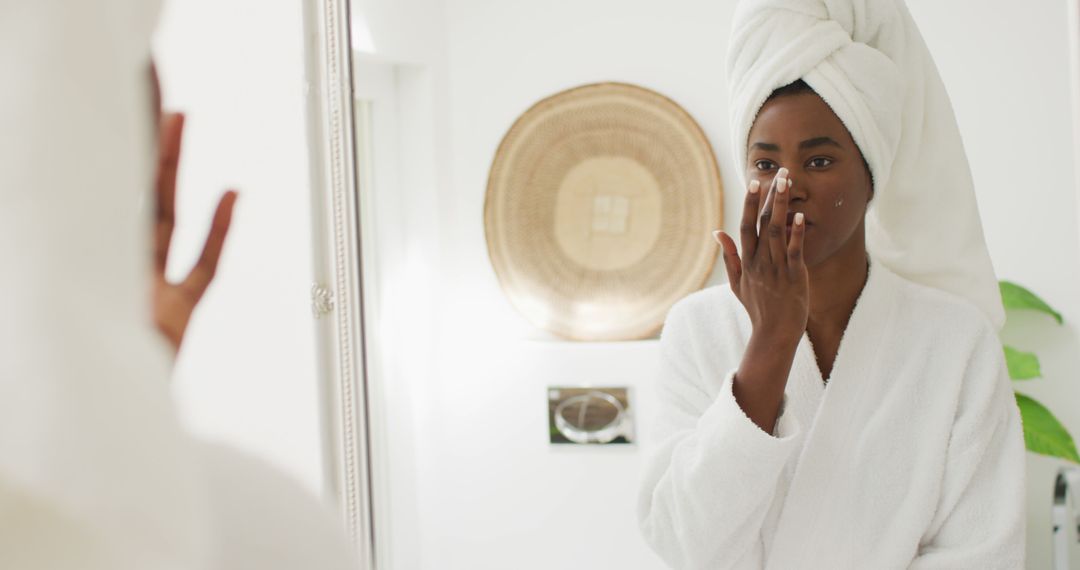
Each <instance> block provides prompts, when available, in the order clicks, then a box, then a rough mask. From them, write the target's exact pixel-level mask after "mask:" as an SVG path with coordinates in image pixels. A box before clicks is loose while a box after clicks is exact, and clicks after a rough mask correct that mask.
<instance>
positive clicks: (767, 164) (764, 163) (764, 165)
mask: <svg viewBox="0 0 1080 570" xmlns="http://www.w3.org/2000/svg"><path fill="white" fill-rule="evenodd" d="M754 165H755V166H757V169H758V170H770V169H771V168H772V165H773V163H772V161H771V160H759V161H757V162H755V163H754Z"/></svg>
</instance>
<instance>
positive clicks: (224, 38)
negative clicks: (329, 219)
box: [155, 0, 322, 493]
mask: <svg viewBox="0 0 1080 570" xmlns="http://www.w3.org/2000/svg"><path fill="white" fill-rule="evenodd" d="M300 7H301V4H300V2H298V1H295V0H294V1H288V2H258V1H255V0H213V1H211V0H174V1H171V2H167V7H166V10H165V12H164V13H163V15H162V19H161V23H160V26H159V29H158V34H157V37H156V41H155V52H156V59H157V61H158V66H159V71H160V73H161V76H162V87H163V89H164V95H165V102H166V105H167V107H169V108H171V109H174V110H182V111H185V112H186V113H187V124H186V132H185V137H184V148H183V157H182V163H181V169H180V180H179V189H178V197H177V216H178V220H177V221H178V226H177V229H176V234H175V235H174V241H173V244H174V251H173V256H172V258H171V259H170V263H169V273H170V274H171V275H172V276H174V277H180V276H182V275H184V274H185V273H186V272H187V270H188V268H189V267H190V266H191V264H192V263H193V262H194V260H195V259H196V257H197V256H198V253H199V248H200V247H201V245H202V243H203V239H204V238H205V235H206V231H207V229H208V227H209V221H210V216H211V214H212V212H213V208H214V206H215V204H216V201H217V198H218V196H219V195H220V193H221V192H222V191H223V190H224V189H225V188H228V187H235V188H237V189H238V190H239V192H240V196H239V200H238V201H237V203H236V209H235V213H234V217H233V227H232V230H231V232H230V235H229V237H228V240H227V242H226V245H225V249H224V252H223V254H222V257H221V262H220V267H219V271H218V274H217V277H216V279H215V281H214V283H213V284H212V285H211V287H210V289H209V291H208V292H207V294H206V296H205V297H204V299H203V302H202V304H201V306H200V307H199V309H198V310H197V311H196V313H195V316H194V318H193V320H192V322H191V325H190V328H189V330H188V333H187V338H186V339H185V341H184V343H185V346H184V347H183V350H182V351H181V353H180V358H179V361H178V362H177V367H176V370H175V375H174V380H173V382H174V383H175V395H176V398H177V401H178V402H179V405H180V412H181V415H182V417H183V419H184V420H185V421H186V423H187V424H188V425H189V426H190V427H191V428H192V429H193V430H194V431H195V432H197V433H200V434H203V435H205V436H207V437H210V438H212V439H217V440H221V441H225V442H229V443H233V444H236V445H238V446H241V447H243V448H245V449H247V450H249V451H253V452H255V453H258V454H259V455H262V456H264V457H266V458H267V459H268V460H270V461H272V462H273V463H274V464H276V465H277V466H279V467H281V468H282V469H284V470H286V471H287V472H289V473H290V474H292V475H294V476H295V477H297V478H299V479H300V480H301V481H302V482H303V483H304V484H305V485H306V486H307V487H308V488H309V489H311V490H312V492H315V493H321V491H322V474H321V469H322V468H321V450H320V443H319V436H320V434H319V424H318V418H317V412H318V407H317V391H316V367H315V356H314V340H313V339H314V332H313V331H314V327H313V324H312V317H311V312H310V301H309V288H310V286H311V275H312V264H311V236H310V206H309V202H310V194H309V191H310V189H309V183H308V171H307V160H308V158H307V157H308V155H307V144H306V140H305V133H306V131H305V126H304V125H305V123H304V121H305V116H304V110H305V107H304V100H303V92H302V87H303V84H302V79H303V54H302V44H301V37H302V36H301V34H302V26H301V11H300Z"/></svg>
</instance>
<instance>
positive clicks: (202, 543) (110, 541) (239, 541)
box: [0, 0, 357, 570]
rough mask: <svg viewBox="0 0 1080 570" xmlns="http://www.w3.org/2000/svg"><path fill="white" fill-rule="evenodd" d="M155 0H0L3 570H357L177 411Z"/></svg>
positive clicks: (268, 480)
mask: <svg viewBox="0 0 1080 570" xmlns="http://www.w3.org/2000/svg"><path fill="white" fill-rule="evenodd" d="M159 4H160V2H159V1H158V0H30V1H27V0H0V80H2V81H3V85H4V87H3V88H2V89H0V267H2V268H3V269H2V271H0V569H2V570H59V569H63V570H67V569H78V570H246V569H248V568H252V569H258V570H276V569H290V570H291V569H295V568H318V569H320V570H331V569H332V570H345V569H347V568H356V567H357V563H356V562H355V559H354V557H353V556H352V555H351V550H352V546H351V545H350V544H349V542H348V539H347V538H346V536H345V534H344V532H342V526H341V524H340V523H339V520H338V517H337V516H336V514H335V513H333V512H332V511H331V510H330V509H329V508H328V507H326V506H325V505H323V504H321V503H320V502H319V501H317V500H316V499H315V498H314V497H311V496H310V493H309V492H308V491H307V490H306V489H304V488H303V487H302V486H301V485H300V484H299V483H297V482H295V481H293V480H291V479H290V478H289V477H286V476H285V475H283V474H282V473H280V472H278V471H277V470H276V469H275V468H273V467H272V466H271V465H269V464H267V463H266V462H264V461H260V460H259V459H257V458H255V457H252V456H250V455H248V454H245V453H242V452H240V451H238V450H235V449H232V448H229V447H226V446H222V445H214V444H208V443H204V442H200V441H198V440H196V439H194V438H192V437H190V436H188V435H187V433H185V432H184V430H183V429H182V428H181V426H180V425H179V421H178V419H177V417H176V413H175V410H174V408H173V404H172V401H171V398H170V395H169V385H168V375H169V364H170V362H169V361H170V359H171V355H170V354H169V349H168V348H167V347H166V344H165V342H164V340H163V339H162V338H161V336H160V335H159V334H158V332H157V331H156V330H154V328H153V325H152V321H151V318H150V306H151V305H150V282H149V277H150V275H151V273H150V260H151V247H150V246H151V243H152V242H151V239H150V236H151V233H150V229H151V227H150V221H151V218H150V214H151V212H152V210H151V208H150V206H151V205H152V201H151V198H152V193H151V192H152V188H153V186H152V183H153V167H154V150H155V149H154V143H153V123H152V119H153V118H154V117H155V112H156V110H155V109H153V108H152V104H151V101H152V99H151V89H150V87H151V82H150V73H149V71H150V67H149V64H150V39H151V33H152V31H153V29H154V25H155V21H156V19H157V15H158V9H159ZM297 25H299V24H297ZM297 47H298V49H299V46H297ZM140 204H141V209H140V207H139V205H140ZM234 231H235V230H234ZM238 413H243V410H238Z"/></svg>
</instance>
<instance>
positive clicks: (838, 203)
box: [836, 198, 844, 208]
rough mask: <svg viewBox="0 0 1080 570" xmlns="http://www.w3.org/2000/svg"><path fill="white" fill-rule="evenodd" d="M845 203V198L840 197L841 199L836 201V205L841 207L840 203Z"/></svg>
mask: <svg viewBox="0 0 1080 570" xmlns="http://www.w3.org/2000/svg"><path fill="white" fill-rule="evenodd" d="M843 203H844V199H843V198H840V199H839V200H837V201H836V207H837V208H839V207H840V204H843Z"/></svg>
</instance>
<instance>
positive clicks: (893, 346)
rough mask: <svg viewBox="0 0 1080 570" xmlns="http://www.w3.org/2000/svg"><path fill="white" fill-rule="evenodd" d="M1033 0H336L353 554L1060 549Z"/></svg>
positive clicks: (1065, 152)
mask: <svg viewBox="0 0 1080 570" xmlns="http://www.w3.org/2000/svg"><path fill="white" fill-rule="evenodd" d="M1064 9H1065V8H1064V6H1055V7H1053V8H1050V7H1037V8H1036V7H1028V6H1025V7H1020V6H1011V5H1004V4H997V5H992V6H985V5H983V4H976V3H974V2H958V3H949V4H947V5H946V4H941V3H931V2H927V1H922V0H918V1H916V0H911V1H909V2H906V3H905V2H902V1H900V0H873V1H867V2H862V1H854V0H835V1H832V0H829V1H822V0H816V1H815V0H802V1H794V2H793V1H781V0H752V1H751V0H743V1H742V2H738V3H735V2H726V3H714V4H709V3H702V2H675V3H667V4H658V3H648V2H629V3H628V2H607V1H601V2H588V3H584V4H582V3H580V2H579V3H571V2H544V3H541V2H534V1H529V0H508V1H503V2H499V3H492V2H483V1H479V0H410V1H408V2H400V1H397V2H389V1H387V0H364V1H359V0H354V1H353V2H352V4H351V6H350V12H351V21H350V26H351V35H352V42H353V43H352V45H351V52H350V53H351V57H352V73H353V92H352V95H353V98H354V99H353V101H352V103H353V114H354V120H355V124H354V127H355V133H354V134H355V141H356V159H357V162H356V166H357V177H358V192H359V193H358V205H359V217H358V222H359V227H360V232H361V242H362V262H363V278H362V287H363V298H364V306H365V314H364V326H365V331H366V335H365V348H366V350H367V353H366V354H367V367H368V368H367V370H368V377H367V389H368V390H369V392H368V394H369V398H370V399H369V401H368V406H369V410H370V424H369V429H370V430H371V431H370V438H371V446H372V447H371V456H370V461H371V465H372V480H371V485H372V488H371V493H372V513H373V517H374V519H373V520H374V533H373V534H374V550H375V552H376V558H377V560H378V561H379V565H380V567H385V568H640V569H653V568H665V567H671V568H766V567H767V568H1023V567H1025V566H1030V567H1046V566H1049V565H1050V564H1051V563H1052V562H1053V563H1055V564H1067V559H1068V554H1069V551H1070V550H1072V549H1075V548H1076V540H1075V537H1071V538H1070V539H1069V540H1063V541H1062V542H1061V543H1060V544H1061V545H1062V546H1061V547H1060V548H1059V549H1058V550H1056V551H1054V553H1052V552H1051V551H1050V550H1049V549H1047V548H1046V541H1047V540H1049V539H1051V538H1054V536H1055V535H1053V532H1054V531H1053V529H1051V528H1050V527H1049V522H1048V521H1049V514H1048V512H1049V509H1050V504H1051V498H1052V497H1051V492H1050V489H1052V487H1053V480H1054V477H1055V475H1056V474H1057V469H1058V468H1059V467H1063V466H1066V465H1069V464H1070V463H1076V462H1077V460H1078V458H1077V457H1076V451H1075V446H1074V444H1073V443H1072V439H1071V436H1069V435H1068V429H1067V428H1066V427H1065V426H1067V425H1069V424H1070V423H1072V425H1076V424H1077V421H1078V420H1080V418H1078V417H1077V414H1078V413H1080V412H1078V411H1077V409H1076V407H1075V406H1072V405H1069V404H1068V402H1067V401H1063V400H1059V399H1055V398H1052V397H1049V395H1050V394H1052V393H1054V392H1053V389H1051V388H1048V389H1047V390H1046V391H1044V392H1037V394H1039V395H1038V396H1034V397H1033V396H1031V395H1027V394H1026V393H1025V392H1026V388H1027V385H1021V384H1020V383H1018V382H1016V381H1018V380H1025V379H1028V378H1032V377H1033V376H1035V375H1038V374H1025V373H1024V372H1022V371H1021V368H1022V366H1023V365H1022V363H1023V362H1025V359H1027V360H1026V361H1027V362H1030V359H1031V358H1035V355H1034V354H1033V352H1032V351H1034V350H1035V349H1036V348H1037V347H1038V343H1037V341H1034V340H1033V339H1035V338H1042V339H1045V338H1048V337H1047V336H1045V335H1052V334H1058V333H1056V332H1053V329H1049V331H1048V332H1037V331H1043V330H1046V329H1047V325H1046V322H1045V319H1046V316H1047V314H1051V313H1053V314H1058V313H1056V312H1055V311H1054V309H1050V307H1051V306H1059V305H1063V304H1068V303H1070V302H1072V301H1071V300H1070V298H1069V297H1068V296H1067V295H1066V294H1065V290H1064V289H1062V288H1061V287H1058V286H1057V285H1056V284H1055V280H1054V279H1053V278H1052V277H1051V276H1050V274H1049V273H1046V272H1045V271H1046V268H1047V267H1048V266H1049V265H1050V263H1051V259H1050V257H1049V256H1048V255H1046V254H1041V255H1035V256H1031V255H1030V251H1026V250H1025V247H1026V246H1025V245H1023V244H1034V243H1036V241H1039V240H1036V238H1034V237H1022V236H1018V234H1025V235H1027V234H1032V235H1033V234H1034V232H1031V231H1030V230H1029V229H1028V228H1031V227H1032V226H1031V225H1030V224H1031V222H1029V221H1028V220H1030V219H1031V218H1025V217H1023V215H1024V214H1026V213H1031V214H1036V213H1037V214H1039V215H1040V216H1041V215H1043V213H1044V207H1045V206H1041V205H1034V204H1030V203H1029V201H1030V198H1031V195H1030V194H1028V193H1027V192H1028V191H1027V190H1020V189H1031V188H1032V187H1033V186H1035V187H1038V188H1042V189H1048V188H1057V190H1054V191H1053V192H1054V193H1052V194H1049V193H1048V194H1046V196H1045V197H1044V198H1045V199H1046V200H1055V199H1059V198H1060V199H1062V200H1067V201H1071V200H1074V197H1073V193H1074V189H1073V188H1074V181H1073V180H1072V178H1071V177H1072V176H1073V175H1072V173H1071V171H1066V172H1057V173H1049V172H1044V171H1041V169H1039V170H1040V172H1037V173H1033V172H1032V171H1031V169H1030V168H1025V167H1024V166H1021V165H1023V164H1040V163H1044V162H1045V157H1044V156H1043V154H1042V153H1043V151H1044V150H1045V147H1046V145H1045V144H1041V145H1039V147H1040V149H1036V148H1034V147H1033V146H1032V144H1031V141H1034V140H1044V141H1052V144H1051V145H1050V146H1054V147H1055V149H1054V150H1051V151H1050V152H1051V153H1053V154H1054V156H1055V158H1056V159H1058V160H1057V161H1051V163H1053V164H1069V163H1071V161H1072V156H1071V155H1070V154H1069V152H1071V151H1070V150H1069V149H1071V148H1072V147H1071V137H1072V136H1073V134H1072V132H1071V131H1070V130H1069V129H1070V126H1069V125H1068V124H1066V123H1067V121H1062V120H1061V117H1062V116H1066V117H1068V116H1071V115H1069V113H1071V112H1072V110H1071V107H1070V105H1071V102H1070V100H1069V93H1070V91H1069V81H1070V76H1069V73H1067V72H1066V71H1065V70H1071V72H1072V73H1075V62H1076V60H1075V59H1072V57H1073V56H1072V54H1070V51H1069V49H1068V48H1067V46H1066V40H1067V39H1068V38H1069V34H1070V33H1072V31H1071V29H1070V28H1068V27H1066V26H1064V25H1062V24H1061V22H1062V21H1063V19H1064ZM1059 12H1060V13H1059ZM1070 13H1071V12H1070ZM975 22H978V25H976V24H975ZM960 26H962V27H964V31H963V33H958V29H959V27H960ZM1048 30H1049V31H1048ZM1003 38H1008V39H1007V40H1006V39H1003ZM1018 54H1019V55H1018ZM1048 93H1050V94H1048ZM1004 117H1014V118H1010V119H1005V118H1004ZM1033 176H1034V177H1035V178H1034V180H1035V183H1034V184H1033V179H1032V177H1033ZM1025 196H1026V197H1025ZM1040 200H1042V198H1040ZM1037 201H1038V200H1037ZM1043 203H1045V202H1043ZM1028 210H1031V211H1030V212H1028ZM1069 219H1072V218H1069ZM1069 231H1070V232H1072V231H1073V230H1069ZM1065 237H1066V238H1067V239H1075V235H1073V234H1072V233H1069V235H1068V236H1065ZM1025 240H1027V241H1025ZM1040 250H1041V251H1045V249H1044V248H1040ZM1074 257H1075V256H1074ZM1069 263H1070V267H1074V266H1075V259H1070V260H1069ZM1040 272H1042V273H1040ZM1040 275H1041V276H1040ZM1039 313H1042V315H1041V318H1042V320H1039V318H1040V316H1039ZM1017 314H1018V315H1019V316H1018V317H1016V316H1013V315H1017ZM1007 316H1008V317H1009V320H1010V323H1012V322H1013V321H1015V320H1016V319H1020V323H1021V324H1020V325H1019V326H1020V328H1019V329H1018V328H1017V325H1015V324H1007V323H1006V317H1007ZM1059 316H1060V315H1059ZM1024 319H1028V320H1024ZM1038 335H1044V336H1038ZM1074 364H1075V363H1074ZM1064 372H1067V368H1066V367H1065V366H1064V365H1062V366H1061V367H1059V368H1058V374H1057V376H1064V375H1065V374H1063V373H1064ZM1046 376H1049V375H1046ZM1054 380H1057V378H1050V379H1049V380H1047V381H1046V382H1045V383H1046V384H1049V383H1051V382H1052V381H1054ZM1036 418H1038V419H1036ZM1052 556H1055V557H1053V558H1052ZM1073 559H1074V560H1080V558H1077V557H1076V556H1074V557H1073ZM1063 561H1065V562H1063ZM1075 563H1077V564H1080V562H1075ZM1060 567H1063V568H1064V567H1068V566H1060Z"/></svg>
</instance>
